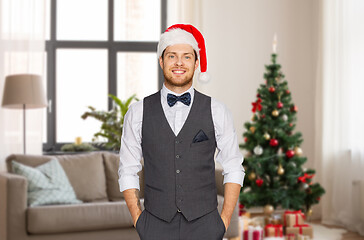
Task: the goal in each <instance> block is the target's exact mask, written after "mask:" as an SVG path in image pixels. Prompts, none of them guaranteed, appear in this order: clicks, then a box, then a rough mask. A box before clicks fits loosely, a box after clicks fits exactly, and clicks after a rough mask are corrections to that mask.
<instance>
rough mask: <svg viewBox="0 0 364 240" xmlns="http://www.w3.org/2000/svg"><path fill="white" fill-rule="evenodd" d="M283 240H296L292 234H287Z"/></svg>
mask: <svg viewBox="0 0 364 240" xmlns="http://www.w3.org/2000/svg"><path fill="white" fill-rule="evenodd" d="M285 240H296V235H295V234H294V233H290V234H287V235H286V236H285Z"/></svg>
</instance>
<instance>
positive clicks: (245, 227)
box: [239, 216, 251, 231]
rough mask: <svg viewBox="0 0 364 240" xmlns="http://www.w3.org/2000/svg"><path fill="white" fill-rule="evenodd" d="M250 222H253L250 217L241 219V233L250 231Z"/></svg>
mask: <svg viewBox="0 0 364 240" xmlns="http://www.w3.org/2000/svg"><path fill="white" fill-rule="evenodd" d="M250 221H251V219H250V218H248V217H245V216H240V217H239V224H240V229H241V231H244V230H248V226H249V223H250Z"/></svg>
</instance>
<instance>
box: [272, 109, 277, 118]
mask: <svg viewBox="0 0 364 240" xmlns="http://www.w3.org/2000/svg"><path fill="white" fill-rule="evenodd" d="M272 115H273V117H278V115H279V112H278V110H277V109H274V110H273V111H272Z"/></svg>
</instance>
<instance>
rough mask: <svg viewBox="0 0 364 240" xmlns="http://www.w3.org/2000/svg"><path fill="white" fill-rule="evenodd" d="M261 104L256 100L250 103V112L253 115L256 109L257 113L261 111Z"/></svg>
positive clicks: (259, 100) (260, 100)
mask: <svg viewBox="0 0 364 240" xmlns="http://www.w3.org/2000/svg"><path fill="white" fill-rule="evenodd" d="M261 102H262V99H260V98H258V100H257V101H256V102H252V105H253V108H252V112H253V113H255V112H256V111H257V109H258V111H261V110H262V104H260V103H261Z"/></svg>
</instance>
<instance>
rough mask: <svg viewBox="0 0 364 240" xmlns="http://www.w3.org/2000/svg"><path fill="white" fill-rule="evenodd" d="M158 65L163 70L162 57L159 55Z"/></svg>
mask: <svg viewBox="0 0 364 240" xmlns="http://www.w3.org/2000/svg"><path fill="white" fill-rule="evenodd" d="M159 66H161V68H162V70H163V59H162V57H159Z"/></svg>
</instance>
